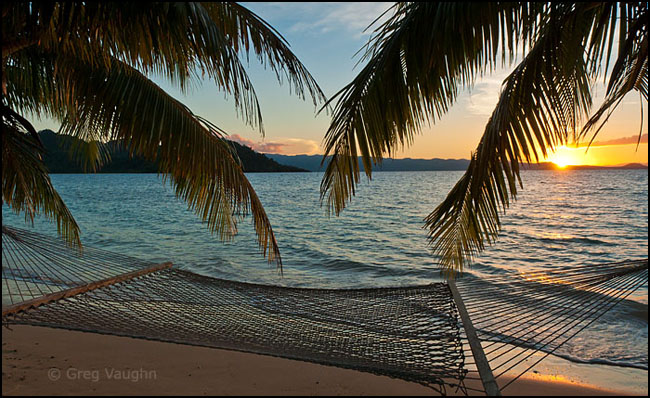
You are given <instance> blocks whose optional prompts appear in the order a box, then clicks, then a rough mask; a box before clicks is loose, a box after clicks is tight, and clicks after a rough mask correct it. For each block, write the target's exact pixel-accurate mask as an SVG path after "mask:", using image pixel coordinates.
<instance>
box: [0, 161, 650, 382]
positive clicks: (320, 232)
mask: <svg viewBox="0 0 650 398" xmlns="http://www.w3.org/2000/svg"><path fill="white" fill-rule="evenodd" d="M461 175H462V172H449V171H444V172H382V173H376V174H375V175H374V176H373V180H372V181H371V182H366V181H364V182H362V183H361V184H360V186H359V189H358V191H357V195H356V197H354V198H353V200H352V201H351V203H350V204H349V206H348V207H347V208H346V209H345V210H344V212H343V213H342V215H341V216H339V217H335V216H331V217H328V215H327V209H326V208H325V207H321V205H320V200H319V184H320V180H321V177H322V174H320V173H286V174H285V173H278V174H249V175H248V178H249V180H250V181H251V183H252V184H253V186H254V188H255V190H256V192H257V193H258V195H259V197H260V199H261V201H262V203H263V204H264V207H265V209H266V212H267V214H268V216H269V219H270V221H271V223H272V225H273V229H274V232H275V235H276V239H277V240H278V243H279V245H280V250H281V254H282V260H283V264H284V266H283V271H284V272H283V275H280V273H279V272H278V271H277V270H276V268H275V266H273V265H269V264H268V262H267V261H266V260H265V259H264V258H263V257H262V256H261V255H260V252H259V250H258V248H257V246H256V240H255V235H254V230H253V228H252V225H251V221H250V217H249V218H246V219H244V220H243V221H242V222H241V223H240V224H239V234H238V235H237V236H236V237H235V238H234V239H233V240H231V241H229V242H226V243H223V242H220V241H219V240H218V238H217V237H215V236H212V235H211V234H210V232H209V231H208V230H207V228H206V227H205V225H204V224H202V223H201V221H200V220H199V219H198V217H197V216H195V215H194V213H192V212H191V211H189V210H187V205H186V204H185V203H184V202H182V201H180V200H178V199H176V197H175V196H174V194H173V191H172V190H171V188H170V187H169V186H168V185H163V183H162V181H161V179H160V178H159V177H158V176H157V175H154V174H99V175H89V174H86V175H79V174H58V175H52V182H53V184H54V186H55V187H56V189H57V190H58V191H59V193H60V194H61V196H62V197H63V199H64V200H65V201H66V203H67V205H68V207H69V208H70V210H71V211H72V213H73V214H74V216H75V218H76V220H77V222H78V223H79V225H80V227H81V229H82V240H83V242H84V243H85V244H86V245H89V246H95V247H99V248H103V249H106V250H113V251H119V252H121V253H127V254H130V255H132V256H136V257H140V258H143V259H147V260H152V261H172V262H173V263H174V265H175V266H177V267H180V268H184V269H188V270H191V271H193V272H197V273H200V274H204V275H209V276H214V277H219V278H225V279H231V280H239V281H247V282H258V283H266V284H275V285H283V286H298V287H337V288H349V287H380V286H408V285H413V284H426V283H430V282H432V281H437V280H439V279H440V276H439V269H438V267H437V265H436V262H435V259H434V258H433V257H432V255H431V253H430V249H429V247H428V245H427V238H426V230H424V229H423V228H422V226H423V219H424V217H426V215H428V214H429V213H430V212H431V211H432V210H433V209H434V208H435V207H436V205H437V204H438V203H440V201H441V200H442V199H443V198H444V197H445V195H446V194H447V192H448V191H449V190H450V189H451V187H452V186H453V185H454V183H455V182H456V181H457V180H458V179H459V178H460V176H461ZM522 178H523V182H524V188H523V189H522V190H520V192H519V195H518V199H517V201H516V202H514V203H512V204H511V207H510V208H509V209H508V210H507V212H506V214H505V215H504V216H503V217H502V224H503V225H502V228H503V229H502V232H501V235H500V238H499V240H498V241H497V243H496V244H495V245H493V246H490V247H488V248H487V249H486V250H485V252H484V253H482V254H481V255H479V256H478V257H477V258H476V259H475V262H474V264H473V265H472V267H471V268H470V269H469V272H472V273H473V274H475V275H476V276H478V277H483V278H486V277H489V275H498V274H502V273H504V272H507V271H508V270H513V269H516V270H539V269H550V268H557V267H567V266H571V265H584V264H600V263H605V262H614V261H622V260H626V259H642V258H647V257H648V171H647V170H589V171H588V170H581V171H562V170H559V171H524V172H523V174H522ZM2 217H3V224H8V225H12V226H16V227H24V226H25V221H24V217H23V216H16V215H14V214H13V213H12V212H11V211H9V210H8V209H7V207H6V206H3V211H2ZM34 229H35V230H37V231H39V232H44V233H49V234H54V233H56V226H55V225H54V224H51V223H49V222H46V221H44V220H40V219H39V220H37V221H36V222H35V225H34ZM647 313H648V287H647V286H644V287H643V288H642V289H640V290H638V291H637V292H635V293H634V294H633V295H632V296H630V297H629V298H628V300H626V301H625V302H624V303H622V304H621V305H619V306H617V307H616V308H615V310H613V311H610V312H609V313H608V314H607V315H606V316H605V317H604V318H603V319H602V320H601V321H600V322H597V324H594V325H592V326H590V327H589V328H588V329H587V330H585V331H583V332H582V333H581V334H580V335H579V336H578V337H577V338H576V339H574V340H573V341H571V342H570V344H567V345H566V346H564V347H562V348H561V349H560V351H559V354H560V355H562V356H564V357H565V358H569V359H572V360H576V361H583V362H593V363H609V364H615V365H620V366H633V367H638V368H643V369H647V367H648V321H647Z"/></svg>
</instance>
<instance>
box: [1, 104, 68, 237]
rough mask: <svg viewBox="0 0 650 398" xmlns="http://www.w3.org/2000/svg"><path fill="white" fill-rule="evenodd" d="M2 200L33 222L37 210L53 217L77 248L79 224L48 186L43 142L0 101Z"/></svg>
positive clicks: (28, 125)
mask: <svg viewBox="0 0 650 398" xmlns="http://www.w3.org/2000/svg"><path fill="white" fill-rule="evenodd" d="M2 202H3V203H7V205H8V206H9V207H10V208H11V209H12V210H13V211H14V212H16V213H21V212H24V213H25V220H26V221H28V222H33V221H34V217H35V216H36V215H38V214H44V215H45V216H46V217H48V218H51V219H55V220H56V224H57V230H58V232H59V234H60V235H62V236H63V238H64V239H65V240H66V241H67V242H68V244H70V245H76V246H77V247H79V248H81V241H80V239H79V226H78V225H77V222H76V221H75V219H74V217H73V216H72V214H71V213H70V211H69V210H68V208H67V207H66V205H65V203H63V200H62V199H61V197H60V196H59V194H58V193H57V192H56V190H55V189H54V186H52V182H51V181H50V176H49V175H48V173H47V170H46V168H45V165H44V164H43V145H42V144H41V142H40V140H39V139H38V135H37V134H36V132H35V131H34V128H33V127H32V126H31V125H30V124H29V122H27V121H26V120H25V119H24V118H23V117H22V116H20V115H18V114H16V113H15V112H13V111H12V110H11V109H10V108H8V107H7V106H5V105H4V104H3V105H2Z"/></svg>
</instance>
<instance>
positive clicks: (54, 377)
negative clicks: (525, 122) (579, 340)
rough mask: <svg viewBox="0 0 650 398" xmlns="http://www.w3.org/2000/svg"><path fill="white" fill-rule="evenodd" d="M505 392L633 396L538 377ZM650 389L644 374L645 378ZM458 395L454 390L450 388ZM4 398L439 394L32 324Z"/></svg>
mask: <svg viewBox="0 0 650 398" xmlns="http://www.w3.org/2000/svg"><path fill="white" fill-rule="evenodd" d="M533 376H534V378H522V379H520V380H518V381H516V382H515V383H513V384H512V385H511V386H510V387H508V388H507V389H506V390H505V391H504V392H503V393H504V395H574V396H575V395H583V396H591V395H623V394H627V395H633V394H639V395H641V394H643V391H641V390H638V389H637V390H636V391H635V390H633V389H632V390H629V391H626V390H621V389H618V390H616V389H612V390H608V389H603V388H595V387H593V386H588V385H583V384H579V383H576V382H574V381H571V380H568V379H565V378H562V377H559V376H557V375H555V376H553V375H550V374H549V375H544V374H540V373H539V372H537V373H536V374H533ZM645 383H646V384H645V388H646V390H645V392H647V372H646V379H645ZM451 393H453V391H451ZM2 394H3V395H49V394H52V395H113V394H115V395H432V394H434V395H435V391H433V390H432V389H430V388H427V387H425V386H422V385H420V384H417V383H410V382H406V381H403V380H398V379H393V378H389V377H385V376H377V375H373V374H369V373H364V372H358V371H354V370H348V369H341V368H336V367H330V366H322V365H317V364H313V363H307V362H302V361H295V360H289V359H283V358H275V357H270V356H263V355H255V354H249V353H242V352H235V351H227V350H218V349H211V348H204V347H194V346H185V345H179V344H170V343H162V342H156V341H148V340H142V339H133V338H127V337H119V336H106V335H100V334H94V333H84V332H75V331H67V330H59V329H51V328H42V327H33V326H12V327H11V329H10V330H8V329H6V328H5V329H4V330H3V333H2Z"/></svg>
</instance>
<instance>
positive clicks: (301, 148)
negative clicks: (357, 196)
mask: <svg viewBox="0 0 650 398" xmlns="http://www.w3.org/2000/svg"><path fill="white" fill-rule="evenodd" d="M391 4H392V3H375V2H365V3H327V2H319V3H298V2H294V3H279V2H277V3H274V2H271V3H260V2H251V3H243V5H244V6H246V7H247V8H249V9H250V10H252V11H253V12H255V13H256V14H257V15H258V16H260V17H261V18H262V19H264V20H266V21H267V22H269V23H270V24H271V25H272V26H273V27H274V28H275V29H276V30H277V31H278V32H280V34H281V35H282V36H283V37H284V38H285V39H286V40H287V41H288V43H289V45H290V48H291V49H292V51H293V52H294V54H296V56H297V57H298V59H299V60H300V61H301V62H302V63H303V64H304V65H305V66H306V68H307V69H308V70H309V71H310V73H311V74H312V76H313V77H314V78H315V80H316V81H317V82H318V84H319V85H320V87H321V89H322V90H323V92H324V93H325V95H326V96H327V97H328V98H329V97H331V96H332V95H334V94H335V93H336V92H338V91H339V90H340V89H341V88H343V87H344V86H345V85H346V84H347V83H349V82H350V81H351V80H352V79H353V78H354V77H355V76H356V74H357V73H358V72H359V71H360V69H361V65H357V62H358V61H359V58H360V57H359V55H358V54H357V55H355V54H356V53H357V52H358V51H359V50H360V49H361V48H362V46H363V45H364V44H365V43H366V42H367V40H368V38H369V37H370V33H371V31H372V29H368V30H366V28H367V27H368V26H369V25H370V24H371V23H372V22H373V21H374V20H375V19H376V18H378V17H379V16H380V15H381V14H382V13H383V12H384V11H385V10H386V9H388V8H389V7H390V6H391ZM511 67H512V66H510V68H511ZM247 70H248V71H249V75H250V78H251V81H252V83H253V85H254V87H255V90H256V92H257V95H258V99H259V102H260V106H261V110H262V117H263V123H264V136H262V135H261V133H260V131H259V130H257V129H253V128H251V127H249V126H247V125H246V124H245V123H244V122H243V121H242V120H241V119H239V118H238V117H237V112H236V111H235V108H234V105H233V103H232V101H229V100H228V99H227V98H224V94H223V93H222V92H220V91H219V90H218V89H217V87H216V86H215V84H214V83H212V82H210V81H204V82H202V83H201V84H200V85H199V87H196V88H194V89H192V90H190V91H189V92H187V93H185V94H183V93H181V92H180V91H179V90H178V89H176V88H175V87H173V86H172V85H170V84H169V83H167V82H165V81H164V80H162V79H160V80H158V79H154V81H156V82H157V83H158V84H159V85H160V86H161V87H162V88H163V89H165V90H166V91H167V92H168V93H170V94H171V95H173V96H174V97H175V98H177V99H179V100H181V101H182V102H183V103H184V104H186V105H187V106H188V107H189V108H190V109H192V111H193V112H194V113H196V114H198V115H200V116H202V117H205V118H207V119H208V120H210V121H212V122H213V123H215V124H216V125H217V126H219V127H220V128H222V129H223V130H225V131H226V132H227V133H228V134H229V135H230V138H232V139H234V140H237V141H239V142H241V143H244V144H246V145H249V146H251V147H252V148H253V149H255V150H257V151H260V152H265V153H282V154H288V155H295V154H309V155H313V154H322V153H323V150H322V146H321V144H322V140H323V137H324V135H325V132H326V131H327V127H328V126H329V116H328V115H327V114H326V113H325V112H322V113H320V114H317V111H318V108H314V106H313V104H312V102H311V100H308V101H303V100H300V99H299V98H298V97H297V96H295V95H291V94H290V92H289V88H288V85H286V84H285V85H280V84H278V81H277V79H276V78H275V75H274V74H273V72H271V71H270V70H265V69H264V68H263V67H262V66H260V65H259V64H258V63H257V61H256V59H255V57H251V61H250V64H248V67H247ZM508 72H509V69H508V68H507V69H499V70H496V71H495V72H494V73H492V74H490V75H487V76H484V77H482V78H480V79H478V80H477V81H476V83H475V84H474V86H473V87H471V88H470V89H467V90H464V91H463V93H462V94H461V95H460V96H459V98H458V100H457V102H456V104H455V105H454V106H453V107H452V108H451V109H450V111H449V112H448V113H447V114H446V115H445V116H444V117H443V118H442V119H440V120H438V121H436V123H435V124H434V125H432V126H430V127H426V128H424V129H423V130H422V131H421V133H420V134H419V135H417V136H416V137H415V141H414V142H413V144H412V145H411V146H410V147H408V148H404V149H402V150H400V151H398V152H396V153H395V154H394V155H393V156H394V157H395V158H406V157H410V158H424V159H431V158H445V159H449V158H454V159H458V158H469V157H470V154H471V153H472V151H473V150H475V148H476V146H477V145H478V142H479V140H480V137H481V135H482V133H483V130H484V128H485V125H486V123H487V121H488V118H489V116H490V114H491V112H492V110H493V109H494V106H495V104H496V102H497V98H498V95H499V90H500V86H501V83H502V82H503V80H504V78H505V77H506V76H507V75H508ZM595 93H596V97H595V98H594V108H595V106H597V105H598V104H599V103H600V101H601V100H602V96H603V93H604V86H603V85H602V83H599V84H597V85H596V86H595ZM642 106H643V121H647V120H648V114H647V103H643V104H642V101H641V99H640V97H639V96H638V95H636V96H635V95H632V94H631V95H628V97H626V98H625V99H624V100H623V102H622V104H621V105H620V106H619V108H618V109H617V111H616V112H615V113H614V114H613V115H612V117H611V119H610V120H609V122H608V123H607V125H606V126H605V127H604V128H603V129H602V131H601V132H600V133H599V135H598V137H597V138H596V142H595V144H594V145H592V146H591V147H590V148H589V150H588V151H586V154H585V149H586V148H584V147H579V148H574V147H567V148H560V149H558V151H557V153H556V154H555V155H554V157H553V156H552V157H551V159H550V160H553V159H555V160H557V161H558V162H563V163H566V164H598V165H615V164H623V163H631V162H640V163H647V162H648V145H647V132H648V129H647V122H643V123H642V119H641V112H642V111H641V107H642ZM35 125H36V126H37V127H40V128H46V127H49V128H52V126H44V125H39V124H38V122H37V123H35ZM642 125H644V127H643V131H642V132H643V134H645V136H644V137H645V139H644V140H643V141H644V142H643V143H642V144H640V145H639V146H638V148H637V145H636V143H637V140H638V138H639V129H640V127H641V126H642ZM630 137H633V138H634V139H633V140H632V139H630ZM621 139H626V140H623V141H620V142H619V141H616V140H621ZM603 142H609V144H607V145H603V144H602V143H603ZM623 142H626V143H625V144H624V143H623Z"/></svg>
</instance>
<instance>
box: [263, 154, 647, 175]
mask: <svg viewBox="0 0 650 398" xmlns="http://www.w3.org/2000/svg"><path fill="white" fill-rule="evenodd" d="M266 156H268V157H269V158H271V159H274V160H275V161H277V162H280V163H282V164H286V165H290V166H295V167H300V168H303V169H307V170H309V171H325V167H326V166H327V163H325V165H323V166H322V167H321V161H322V160H323V156H322V155H293V156H290V155H278V154H272V153H269V154H266ZM327 160H328V161H329V157H328V159H327ZM467 166H469V160H468V159H437V158H435V159H410V158H405V159H392V158H389V159H384V161H383V162H382V164H381V165H378V166H376V167H374V168H373V169H374V170H376V171H465V170H467ZM359 167H360V169H361V170H363V164H362V162H361V159H360V158H359ZM521 168H522V169H523V170H560V169H561V170H608V169H647V168H648V166H647V165H643V164H640V163H630V164H627V165H624V166H566V167H564V168H560V167H559V166H558V165H556V164H555V163H551V162H544V163H533V164H527V163H525V164H522V165H521Z"/></svg>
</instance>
